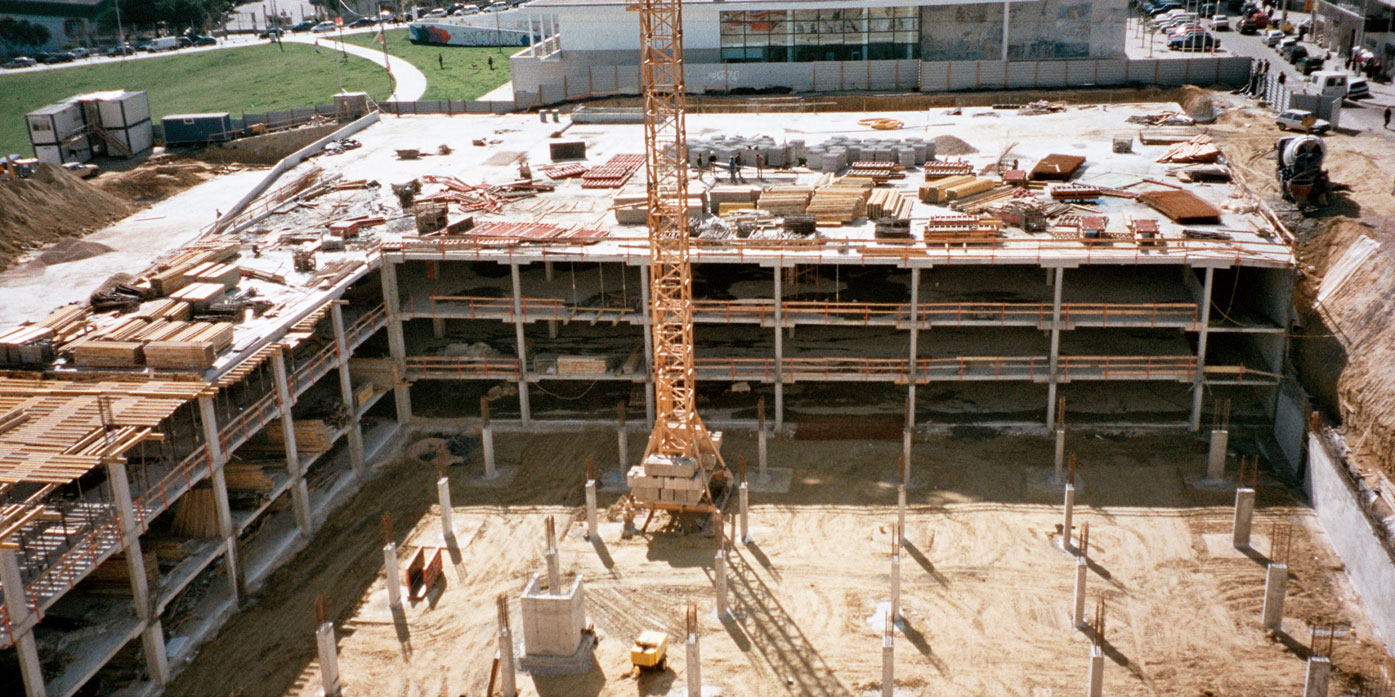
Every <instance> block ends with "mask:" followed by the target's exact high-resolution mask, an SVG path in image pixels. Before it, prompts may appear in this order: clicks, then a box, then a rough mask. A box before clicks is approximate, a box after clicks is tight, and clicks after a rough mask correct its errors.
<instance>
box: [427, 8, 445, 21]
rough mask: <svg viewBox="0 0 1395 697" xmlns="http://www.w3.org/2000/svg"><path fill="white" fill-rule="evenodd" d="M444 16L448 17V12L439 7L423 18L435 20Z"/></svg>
mask: <svg viewBox="0 0 1395 697" xmlns="http://www.w3.org/2000/svg"><path fill="white" fill-rule="evenodd" d="M444 16H446V11H445V10H443V9H441V8H439V7H438V8H436V9H434V10H432V11H430V12H427V13H426V14H425V15H423V16H422V18H423V19H435V18H437V17H444Z"/></svg>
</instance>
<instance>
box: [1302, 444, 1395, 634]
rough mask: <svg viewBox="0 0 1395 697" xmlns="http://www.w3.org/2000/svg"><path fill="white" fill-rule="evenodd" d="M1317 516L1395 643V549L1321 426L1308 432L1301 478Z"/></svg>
mask: <svg viewBox="0 0 1395 697" xmlns="http://www.w3.org/2000/svg"><path fill="white" fill-rule="evenodd" d="M1305 485H1306V488H1307V490H1308V496H1309V498H1310V499H1311V500H1312V504H1313V509H1314V510H1315V511H1316V512H1317V518H1318V522H1319V523H1321V524H1322V529H1323V531H1324V532H1326V533H1327V537H1328V538H1329V539H1331V541H1332V547H1333V549H1335V550H1336V551H1337V556H1339V557H1341V559H1342V563H1343V564H1345V565H1346V572H1347V577H1348V578H1350V579H1351V582H1352V585H1353V586H1355V587H1356V592H1357V593H1358V594H1359V595H1360V596H1361V604H1362V607H1363V608H1364V609H1365V610H1366V614H1367V615H1368V616H1369V617H1370V618H1371V623H1372V624H1373V625H1375V628H1376V631H1377V632H1378V633H1379V634H1380V637H1381V639H1382V640H1383V641H1384V642H1385V643H1386V645H1387V646H1390V645H1393V644H1395V554H1392V552H1391V550H1390V548H1388V547H1387V546H1386V545H1385V543H1383V542H1382V537H1385V538H1386V539H1389V538H1388V536H1382V535H1381V534H1380V533H1378V532H1377V530H1378V529H1377V528H1376V526H1375V525H1374V524H1373V523H1372V522H1371V520H1370V519H1369V518H1368V517H1367V516H1366V514H1365V513H1364V512H1363V510H1362V507H1361V506H1360V505H1359V504H1358V500H1359V498H1358V497H1359V494H1358V491H1357V488H1356V486H1355V485H1354V484H1353V477H1352V476H1351V475H1349V474H1348V473H1347V470H1346V465H1345V462H1344V459H1343V458H1342V457H1341V455H1340V454H1339V452H1338V451H1337V448H1336V447H1335V445H1334V444H1333V443H1331V442H1330V441H1329V440H1328V438H1327V437H1326V436H1324V435H1323V433H1322V432H1320V431H1319V432H1314V433H1310V434H1309V436H1308V472H1307V478H1306V482H1305Z"/></svg>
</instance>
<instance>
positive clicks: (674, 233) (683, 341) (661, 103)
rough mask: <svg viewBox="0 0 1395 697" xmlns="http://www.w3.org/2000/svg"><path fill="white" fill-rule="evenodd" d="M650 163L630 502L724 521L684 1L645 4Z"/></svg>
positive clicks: (642, 0) (643, 68)
mask: <svg viewBox="0 0 1395 697" xmlns="http://www.w3.org/2000/svg"><path fill="white" fill-rule="evenodd" d="M630 7H631V8H632V9H636V10H638V12H639V35H640V85H641V87H642V89H643V94H644V158H645V159H644V163H645V173H646V175H647V182H646V187H647V198H648V207H649V213H648V218H647V221H646V222H647V223H648V227H649V303H650V306H649V307H648V308H647V310H648V312H649V315H650V331H651V332H652V336H653V349H654V353H653V356H652V362H653V371H654V372H653V380H654V397H655V400H654V401H655V418H654V430H653V432H652V433H651V434H650V435H649V442H648V445H647V446H646V447H645V451H644V459H643V460H642V461H641V463H640V464H639V465H636V466H635V467H633V468H631V470H630V472H629V477H628V478H629V483H630V496H631V501H632V502H633V503H634V504H636V505H637V506H638V507H640V508H648V509H650V510H651V511H653V510H655V509H662V510H668V511H675V512H685V511H686V512H704V511H705V512H716V511H718V510H720V508H721V505H720V502H722V501H724V500H725V496H724V492H725V491H726V490H727V487H726V483H727V480H728V475H727V472H726V464H725V462H723V460H722V456H721V453H720V450H721V433H720V432H715V433H714V432H710V431H708V430H707V427H706V426H704V425H703V423H702V419H701V417H699V416H698V413H697V381H696V375H695V371H694V367H693V277H692V268H691V266H690V264H689V244H688V157H687V150H688V148H687V134H686V127H685V117H684V107H685V100H686V95H685V93H684V84H683V5H682V0H638V1H637V2H636V3H635V4H633V5H631V6H630Z"/></svg>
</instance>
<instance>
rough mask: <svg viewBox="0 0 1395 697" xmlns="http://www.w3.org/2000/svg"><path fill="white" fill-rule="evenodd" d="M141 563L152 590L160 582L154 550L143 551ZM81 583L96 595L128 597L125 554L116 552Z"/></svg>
mask: <svg viewBox="0 0 1395 697" xmlns="http://www.w3.org/2000/svg"><path fill="white" fill-rule="evenodd" d="M141 561H142V562H143V563H142V566H144V567H145V578H146V580H147V581H148V582H149V583H150V585H151V587H152V588H153V587H155V585H156V584H157V583H158V582H159V580H160V559H159V557H158V556H157V555H156V554H155V550H143V551H142V553H141ZM83 583H84V584H85V586H86V587H87V589H88V590H89V592H92V593H96V594H98V595H120V596H129V595H130V594H131V567H130V563H129V562H128V561H127V560H126V553H125V552H117V553H116V554H114V555H112V556H111V558H110V559H107V560H106V561H105V562H102V563H101V564H100V565H98V566H97V568H95V569H93V570H92V571H91V573H89V574H88V575H87V578H86V579H84V581H83Z"/></svg>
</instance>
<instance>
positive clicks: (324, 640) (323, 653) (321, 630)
mask: <svg viewBox="0 0 1395 697" xmlns="http://www.w3.org/2000/svg"><path fill="white" fill-rule="evenodd" d="M315 647H316V648H317V649H318V651H319V654H320V684H321V685H322V686H323V687H324V693H325V697H339V694H340V692H341V690H342V689H343V688H342V686H341V685H340V682H339V647H338V646H336V645H335V642H334V623H333V622H325V623H324V624H321V625H320V626H319V627H318V628H317V629H315Z"/></svg>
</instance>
